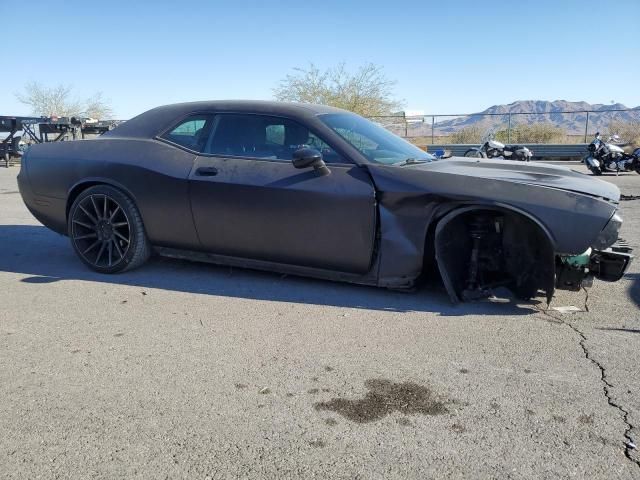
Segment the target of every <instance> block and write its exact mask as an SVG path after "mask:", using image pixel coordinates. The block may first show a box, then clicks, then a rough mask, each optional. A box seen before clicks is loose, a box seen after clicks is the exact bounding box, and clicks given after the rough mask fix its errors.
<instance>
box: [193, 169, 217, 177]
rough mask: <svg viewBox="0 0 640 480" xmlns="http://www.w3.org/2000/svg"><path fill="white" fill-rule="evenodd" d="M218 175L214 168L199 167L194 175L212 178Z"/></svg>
mask: <svg viewBox="0 0 640 480" xmlns="http://www.w3.org/2000/svg"><path fill="white" fill-rule="evenodd" d="M217 174H218V169H217V168H216V167H200V168H198V169H197V170H196V175H199V176H201V177H213V176H215V175H217Z"/></svg>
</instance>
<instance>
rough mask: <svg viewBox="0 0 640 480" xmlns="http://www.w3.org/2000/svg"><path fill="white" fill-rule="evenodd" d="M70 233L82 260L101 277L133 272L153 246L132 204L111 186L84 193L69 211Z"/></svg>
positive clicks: (90, 189)
mask: <svg viewBox="0 0 640 480" xmlns="http://www.w3.org/2000/svg"><path fill="white" fill-rule="evenodd" d="M67 231H68V234H69V238H70V239H71V245H72V246H73V249H74V250H75V252H76V254H77V255H78V257H80V260H82V262H83V263H84V264H85V265H87V266H88V267H89V268H91V269H92V270H95V271H96V272H100V273H118V272H124V271H126V270H132V269H134V268H137V267H139V266H141V265H142V264H143V263H144V262H146V261H147V259H148V258H149V255H150V254H151V246H150V245H149V240H148V239H147V235H146V233H145V230H144V225H143V223H142V217H141V216H140V212H139V211H138V208H137V207H136V205H135V203H134V202H133V200H131V199H130V198H129V197H128V196H127V195H125V194H124V193H123V192H121V191H120V190H118V189H116V188H113V187H110V186H108V185H96V186H93V187H90V188H88V189H86V190H84V191H83V192H82V193H80V195H78V197H77V198H76V199H75V201H74V202H73V205H72V206H71V208H70V209H69V215H68V220H67Z"/></svg>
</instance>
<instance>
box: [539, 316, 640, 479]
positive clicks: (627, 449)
mask: <svg viewBox="0 0 640 480" xmlns="http://www.w3.org/2000/svg"><path fill="white" fill-rule="evenodd" d="M536 310H537V311H538V312H540V313H542V314H544V315H546V316H548V317H551V318H553V319H554V320H557V321H558V322H560V323H562V324H563V325H566V326H568V327H569V328H570V329H571V330H573V331H574V332H576V333H577V334H578V335H579V336H580V342H579V344H580V348H582V351H583V353H584V356H585V358H586V359H587V360H589V361H590V362H591V363H593V364H594V365H595V366H596V367H598V369H599V370H600V381H601V382H602V391H603V392H604V396H605V398H606V399H607V403H608V404H609V406H610V407H613V408H615V409H616V410H618V411H619V412H620V413H621V414H622V419H623V421H624V423H625V425H626V429H625V431H624V438H625V439H626V442H624V456H625V457H627V459H628V460H629V461H631V462H633V463H635V464H636V465H637V466H638V468H640V460H637V459H635V458H633V455H631V450H633V449H632V448H631V446H630V445H633V444H635V442H634V441H633V439H632V438H631V431H632V430H633V429H634V426H633V425H632V424H631V422H629V411H628V410H626V409H625V408H624V407H623V406H622V405H620V404H618V403H617V402H615V401H614V400H613V398H612V397H611V393H610V389H612V388H613V385H612V384H611V383H610V382H609V380H607V373H606V369H605V367H604V366H603V365H602V364H601V363H600V362H599V361H598V360H596V359H595V358H593V357H592V356H591V353H589V349H588V348H587V345H586V343H585V342H586V341H587V337H586V335H585V334H584V333H582V331H581V330H580V329H579V328H578V327H576V326H575V325H573V324H572V323H571V322H568V321H566V320H564V319H563V318H559V317H556V316H555V315H552V314H551V313H550V312H549V311H548V310H542V309H540V308H537V307H536Z"/></svg>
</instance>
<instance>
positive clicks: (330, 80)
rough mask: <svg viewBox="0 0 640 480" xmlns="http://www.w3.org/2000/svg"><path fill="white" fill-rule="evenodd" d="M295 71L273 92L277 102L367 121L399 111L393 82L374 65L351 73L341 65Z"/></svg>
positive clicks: (364, 66)
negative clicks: (321, 108) (347, 113)
mask: <svg viewBox="0 0 640 480" xmlns="http://www.w3.org/2000/svg"><path fill="white" fill-rule="evenodd" d="M294 71H295V73H293V74H289V75H287V76H286V77H285V78H284V79H283V80H282V81H281V82H280V85H279V86H278V87H276V88H275V89H274V90H273V92H274V96H275V98H276V99H277V100H280V101H286V102H302V103H316V104H321V105H330V106H333V107H338V108H343V109H345V110H349V111H352V112H355V113H358V114H360V115H363V116H366V117H375V116H380V115H388V114H390V113H392V112H394V111H397V110H399V109H400V108H401V107H402V102H401V101H399V100H397V99H395V98H394V95H393V87H394V85H395V82H394V81H392V80H389V79H388V78H387V77H386V75H385V74H384V72H383V69H382V67H380V66H378V65H374V64H373V63H367V64H365V65H363V66H361V67H359V68H358V69H357V70H356V71H355V72H353V73H352V72H350V71H348V70H347V68H346V66H345V64H344V63H340V64H338V65H337V66H335V67H332V68H329V69H327V70H324V71H321V70H320V69H319V68H318V67H316V66H315V65H313V64H310V65H309V67H308V68H295V69H294Z"/></svg>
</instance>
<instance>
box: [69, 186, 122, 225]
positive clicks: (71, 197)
mask: <svg viewBox="0 0 640 480" xmlns="http://www.w3.org/2000/svg"><path fill="white" fill-rule="evenodd" d="M96 185H109V184H108V183H106V182H99V181H87V182H82V183H79V184H78V185H75V186H74V187H73V188H72V189H71V191H70V192H69V195H68V196H67V205H66V207H65V218H66V219H67V220H68V219H69V210H71V205H73V202H75V201H76V198H78V195H80V194H81V193H82V192H84V191H85V190H86V189H87V188H91V187H94V186H96ZM109 186H111V185H109Z"/></svg>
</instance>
